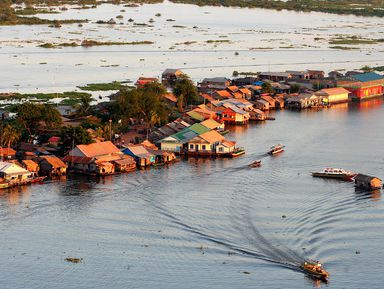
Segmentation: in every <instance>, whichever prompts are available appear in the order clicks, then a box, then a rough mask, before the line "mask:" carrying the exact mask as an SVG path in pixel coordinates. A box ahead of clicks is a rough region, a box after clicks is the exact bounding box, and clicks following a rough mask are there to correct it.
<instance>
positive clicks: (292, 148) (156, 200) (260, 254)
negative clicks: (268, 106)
mask: <svg viewBox="0 0 384 289" xmlns="http://www.w3.org/2000/svg"><path fill="white" fill-rule="evenodd" d="M383 115H384V108H383V106H382V101H381V100H376V101H371V102H368V103H364V104H362V105H357V106H353V107H349V108H348V107H347V106H344V105H342V106H339V107H335V108H332V109H328V110H323V111H305V112H301V113H297V112H290V111H281V112H276V115H275V116H276V118H277V120H276V121H270V122H267V123H265V124H261V125H257V124H250V125H249V126H247V127H235V128H232V131H231V133H230V134H229V135H228V138H229V139H236V140H237V141H238V143H239V145H242V146H245V147H246V149H247V153H246V155H244V156H242V157H239V158H236V159H217V160H210V159H200V160H195V159H189V160H187V161H181V162H178V163H176V164H174V165H172V166H170V167H164V168H157V169H151V170H148V171H138V172H135V173H130V174H124V175H116V176H112V177H106V178H102V179H90V178H87V177H79V176H76V177H75V176H70V177H68V179H67V181H64V180H62V181H50V182H48V183H47V184H44V185H34V186H30V187H23V188H16V189H13V190H11V191H3V192H1V198H0V220H1V222H0V242H1V249H0V257H1V260H2V262H1V263H0V272H1V279H0V287H1V288H143V289H144V288H191V289H193V288H312V287H329V288H382V283H383V281H384V277H383V275H382V269H383V268H382V260H383V258H384V253H383V252H384V251H383V245H382V244H383V240H384V231H383V225H384V221H383V220H384V219H383V216H384V211H383V201H382V196H381V192H380V191H374V192H358V191H356V190H355V188H354V186H353V184H352V183H348V182H339V181H334V180H324V179H314V178H312V177H311V175H310V172H311V171H315V170H319V169H322V168H323V167H326V166H334V167H342V168H345V169H350V170H355V171H358V172H362V173H367V174H372V175H375V176H378V177H383V176H384V157H383V156H382V154H381V152H382V143H383V141H384V123H383V122H382V121H380V120H381V118H382V117H383ZM276 143H284V144H285V145H286V151H285V152H284V153H282V154H281V155H279V156H275V157H269V156H267V155H266V154H265V152H266V151H267V149H268V147H269V146H271V145H273V144H276ZM255 159H261V160H262V161H263V166H262V167H261V168H258V169H250V168H248V167H247V165H248V164H249V163H251V162H252V161H254V160H255ZM67 257H76V258H83V260H82V262H81V263H78V264H73V263H68V262H67V261H65V258H67ZM304 258H313V259H319V260H321V261H322V262H324V263H325V264H326V267H327V269H328V270H329V272H330V274H331V278H330V282H329V283H328V284H323V283H318V282H314V281H313V280H311V279H309V278H308V277H306V276H305V275H304V274H303V273H302V272H300V271H299V270H298V269H297V266H298V264H300V262H301V261H302V260H303V259H304Z"/></svg>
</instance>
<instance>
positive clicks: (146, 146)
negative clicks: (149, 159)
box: [141, 140, 158, 150]
mask: <svg viewBox="0 0 384 289" xmlns="http://www.w3.org/2000/svg"><path fill="white" fill-rule="evenodd" d="M141 145H143V146H144V147H145V148H147V149H152V150H158V148H157V146H155V145H154V144H153V143H151V142H150V141H149V140H145V141H143V142H142V143H141Z"/></svg>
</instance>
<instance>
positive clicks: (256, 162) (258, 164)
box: [249, 160, 261, 168]
mask: <svg viewBox="0 0 384 289" xmlns="http://www.w3.org/2000/svg"><path fill="white" fill-rule="evenodd" d="M249 167H251V168H258V167H261V160H256V161H254V162H253V163H251V164H249Z"/></svg>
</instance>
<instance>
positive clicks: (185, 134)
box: [160, 123, 210, 154]
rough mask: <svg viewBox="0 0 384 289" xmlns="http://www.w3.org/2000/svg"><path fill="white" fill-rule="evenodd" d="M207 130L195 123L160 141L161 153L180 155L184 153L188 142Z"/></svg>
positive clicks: (207, 129)
mask: <svg viewBox="0 0 384 289" xmlns="http://www.w3.org/2000/svg"><path fill="white" fill-rule="evenodd" d="M209 130H210V129H209V128H207V127H205V126H203V125H201V124H199V123H195V124H193V125H191V126H190V127H187V128H185V129H183V130H182V131H180V132H178V133H176V134H173V135H171V136H169V137H166V138H164V139H162V140H161V141H160V148H161V150H163V151H171V152H175V153H179V154H182V153H184V152H185V150H186V146H187V143H188V141H189V140H191V139H192V138H194V137H195V136H198V135H200V134H203V133H205V132H207V131H209Z"/></svg>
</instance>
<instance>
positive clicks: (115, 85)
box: [78, 81, 129, 91]
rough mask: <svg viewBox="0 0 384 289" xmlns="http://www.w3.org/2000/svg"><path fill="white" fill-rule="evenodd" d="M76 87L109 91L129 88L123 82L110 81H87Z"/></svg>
mask: <svg viewBox="0 0 384 289" xmlns="http://www.w3.org/2000/svg"><path fill="white" fill-rule="evenodd" d="M78 88H80V89H81V90H86V91H109V90H120V89H124V88H129V86H127V85H125V84H124V83H123V82H119V81H112V82H110V83H89V84H87V85H84V86H78Z"/></svg>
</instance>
